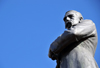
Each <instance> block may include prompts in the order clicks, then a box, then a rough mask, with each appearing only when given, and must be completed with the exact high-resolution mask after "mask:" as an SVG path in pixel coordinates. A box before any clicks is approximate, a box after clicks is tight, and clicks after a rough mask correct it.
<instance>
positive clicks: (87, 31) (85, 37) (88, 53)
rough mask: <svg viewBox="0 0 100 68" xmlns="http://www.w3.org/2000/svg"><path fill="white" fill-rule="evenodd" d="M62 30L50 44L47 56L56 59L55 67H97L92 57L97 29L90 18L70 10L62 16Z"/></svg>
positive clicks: (95, 44)
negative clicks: (84, 17) (63, 26)
mask: <svg viewBox="0 0 100 68" xmlns="http://www.w3.org/2000/svg"><path fill="white" fill-rule="evenodd" d="M63 20H64V22H65V28H67V30H65V31H64V33H62V34H61V35H60V36H59V37H58V38H57V39H56V40H55V41H54V42H53V43H52V44H51V45H50V49H49V54H48V56H49V58H51V59H52V60H57V66H56V68H98V65H97V63H96V61H95V59H94V54H95V50H96V46H97V31H96V27H95V24H94V23H93V22H92V21H91V20H87V19H86V20H83V17H82V15H81V13H79V12H77V11H75V10H70V11H68V12H66V14H65V17H64V19H63Z"/></svg>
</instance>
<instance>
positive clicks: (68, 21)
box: [63, 10, 83, 29]
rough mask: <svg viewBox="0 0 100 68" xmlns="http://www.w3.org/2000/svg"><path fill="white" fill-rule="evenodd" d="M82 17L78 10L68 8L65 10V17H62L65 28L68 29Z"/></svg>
mask: <svg viewBox="0 0 100 68" xmlns="http://www.w3.org/2000/svg"><path fill="white" fill-rule="evenodd" d="M82 19H83V17H82V15H81V13H80V12H77V11H75V10H70V11H68V12H66V14H65V17H64V19H63V20H64V22H65V28H67V29H69V28H71V27H72V26H75V25H77V24H78V23H80V21H81V20H82Z"/></svg>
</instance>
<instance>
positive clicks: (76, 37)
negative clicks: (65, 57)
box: [50, 20, 96, 54]
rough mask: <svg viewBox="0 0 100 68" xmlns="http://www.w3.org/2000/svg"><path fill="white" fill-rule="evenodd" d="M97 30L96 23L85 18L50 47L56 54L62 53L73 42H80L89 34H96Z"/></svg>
mask: <svg viewBox="0 0 100 68" xmlns="http://www.w3.org/2000/svg"><path fill="white" fill-rule="evenodd" d="M95 30H96V28H95V24H94V23H93V22H92V21H91V20H83V21H82V22H81V23H79V24H77V25H76V26H74V27H73V28H71V29H70V30H67V31H64V33H63V34H62V35H61V36H59V37H58V38H57V39H56V40H55V41H54V42H53V43H52V44H51V45H50V49H51V51H52V52H53V53H55V54H57V53H60V52H61V51H62V50H63V49H64V48H65V47H67V46H68V45H70V44H71V43H74V42H78V41H80V40H81V39H83V38H86V37H89V36H95ZM65 44H66V45H65Z"/></svg>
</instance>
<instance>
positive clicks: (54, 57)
mask: <svg viewBox="0 0 100 68" xmlns="http://www.w3.org/2000/svg"><path fill="white" fill-rule="evenodd" d="M48 56H49V58H51V59H52V60H56V59H57V55H55V54H54V53H53V52H52V51H51V50H50V49H49V54H48Z"/></svg>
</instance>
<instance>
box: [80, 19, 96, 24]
mask: <svg viewBox="0 0 100 68" xmlns="http://www.w3.org/2000/svg"><path fill="white" fill-rule="evenodd" d="M81 23H85V24H94V23H93V21H92V20H90V19H85V20H82V21H81Z"/></svg>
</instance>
